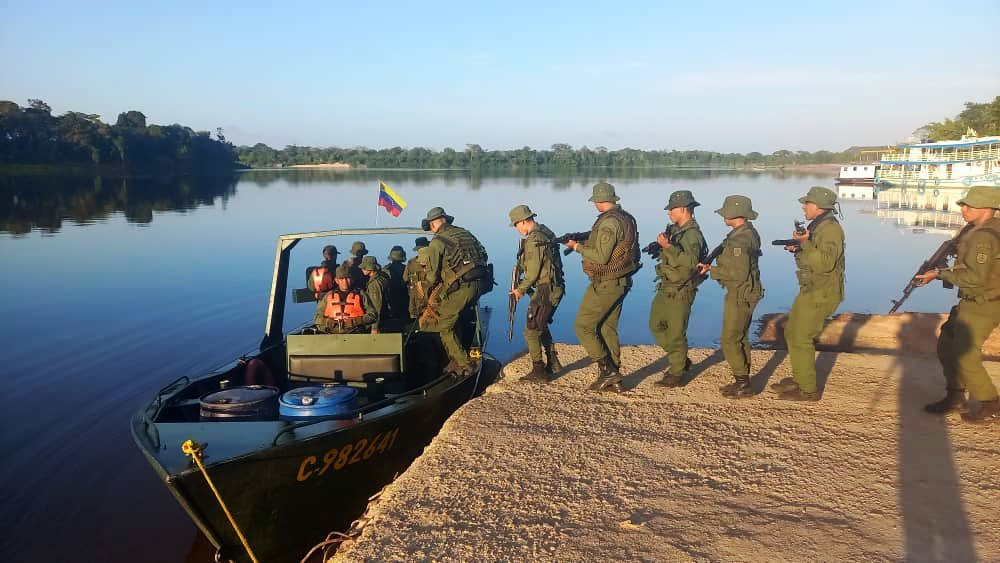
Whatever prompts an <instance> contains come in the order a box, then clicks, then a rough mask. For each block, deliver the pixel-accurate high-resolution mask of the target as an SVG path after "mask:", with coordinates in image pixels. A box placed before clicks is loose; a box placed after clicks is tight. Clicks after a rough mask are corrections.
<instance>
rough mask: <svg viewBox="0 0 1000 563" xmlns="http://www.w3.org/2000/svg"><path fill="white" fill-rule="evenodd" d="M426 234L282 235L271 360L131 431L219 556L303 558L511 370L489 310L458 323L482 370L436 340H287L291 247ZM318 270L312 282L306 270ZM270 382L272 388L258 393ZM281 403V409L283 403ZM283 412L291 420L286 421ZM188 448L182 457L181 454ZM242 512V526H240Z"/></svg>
mask: <svg viewBox="0 0 1000 563" xmlns="http://www.w3.org/2000/svg"><path fill="white" fill-rule="evenodd" d="M411 234H412V235H424V234H426V233H425V232H424V231H422V230H419V229H415V228H393V229H355V230H335V231H325V232H312V233H301V234H290V235H282V236H280V237H279V238H278V248H277V252H276V256H275V262H274V275H273V279H272V283H271V293H270V300H269V304H268V310H267V322H266V325H265V327H264V338H263V340H262V341H261V343H260V349H259V352H257V353H256V354H255V355H254V356H252V357H241V358H239V359H238V360H236V361H234V362H233V363H232V364H231V365H229V366H227V367H225V368H223V369H221V370H219V371H216V372H213V373H208V374H206V375H204V376H201V377H194V378H189V377H186V376H185V377H181V378H180V379H178V380H176V381H174V382H172V383H170V384H169V385H167V386H166V387H164V388H163V389H161V390H160V391H159V392H158V393H157V394H156V396H155V397H154V398H153V399H152V400H151V401H150V402H149V403H148V404H146V405H145V406H143V407H142V408H141V409H140V410H139V412H138V413H137V414H136V415H135V416H134V417H133V418H132V421H131V426H132V436H133V438H134V440H135V442H136V444H138V446H139V448H140V449H141V450H142V452H143V453H144V454H145V455H146V457H147V459H148V460H149V462H150V464H151V465H152V466H153V469H154V470H155V471H156V472H157V473H158V474H159V475H160V477H161V478H163V480H164V482H165V483H166V485H167V488H169V489H170V492H171V493H173V495H174V496H175V497H176V499H177V501H178V502H179V503H180V504H181V506H182V507H183V508H184V510H186V511H187V513H188V514H189V515H190V516H191V518H192V519H193V520H194V522H195V523H196V524H197V526H198V527H199V528H200V529H201V531H202V532H204V534H205V535H206V536H207V537H208V539H209V540H210V541H211V542H212V543H213V544H214V545H215V546H216V548H217V549H218V552H217V554H216V558H217V559H219V560H222V559H232V560H237V561H251V560H256V561H279V562H280V561H299V559H300V558H301V557H302V555H304V554H305V552H306V551H308V550H309V548H310V547H311V546H313V545H315V544H317V543H319V542H321V541H323V540H324V539H325V538H326V536H327V534H328V533H329V532H330V531H334V530H341V531H344V530H346V529H347V528H348V526H349V524H350V522H351V521H352V520H353V519H354V518H356V517H358V516H360V515H361V513H362V512H363V511H364V509H365V506H366V504H367V501H368V498H369V497H370V496H371V495H373V494H374V493H375V492H377V491H378V490H380V489H381V488H382V487H383V486H385V485H386V484H387V483H389V482H390V481H391V480H392V479H393V478H394V476H395V475H397V474H398V473H400V472H401V471H403V470H404V469H405V468H406V467H407V466H408V465H409V464H410V462H412V461H413V459H414V458H416V456H418V455H419V454H420V453H421V452H422V450H423V448H424V447H425V446H426V445H427V444H428V443H429V442H430V440H431V439H432V438H433V437H434V435H435V434H436V433H437V432H438V430H439V429H440V427H441V425H442V424H443V423H444V421H445V419H447V418H448V417H449V416H450V415H451V414H452V413H453V412H454V411H455V410H456V409H457V408H458V407H459V406H461V405H462V404H463V403H465V402H466V401H467V400H469V399H470V398H472V397H473V396H475V395H476V394H477V393H479V392H481V391H482V389H483V388H484V387H485V386H486V385H487V384H488V383H489V382H491V381H492V380H493V379H495V378H496V376H497V374H498V373H499V369H500V364H499V363H498V362H497V361H496V360H495V359H494V358H493V357H491V356H489V355H488V354H485V353H484V352H483V346H484V344H485V342H484V339H485V337H484V331H483V330H482V326H484V325H485V322H484V323H482V324H481V323H480V313H481V312H480V310H479V309H478V307H475V308H470V309H468V310H467V311H466V314H465V315H464V316H463V320H462V321H461V323H460V326H461V330H460V335H461V336H460V338H461V340H462V341H463V344H464V345H465V346H466V348H467V349H468V350H470V354H469V355H470V357H471V359H472V361H473V364H474V366H475V370H474V373H472V374H471V375H467V376H455V375H449V374H445V373H444V370H443V366H444V364H445V361H446V359H445V355H444V354H443V350H441V347H440V341H436V336H437V335H435V334H431V333H422V332H419V331H406V332H403V331H400V332H387V331H384V330H383V331H381V332H380V333H378V334H368V333H365V334H320V333H318V332H317V331H316V330H315V329H313V328H311V327H309V326H305V327H301V328H298V329H295V330H292V331H290V332H289V333H287V334H285V333H284V332H283V328H282V325H283V319H284V317H285V304H286V295H287V294H289V293H291V294H292V296H293V297H294V301H296V302H302V301H306V300H312V301H314V302H315V301H316V300H317V299H318V297H316V296H311V295H310V294H311V293H312V292H311V291H309V290H292V291H289V285H288V270H289V260H290V255H291V251H292V249H293V248H294V247H295V246H296V245H297V244H298V243H299V242H300V241H302V240H303V239H308V238H317V237H334V236H358V237H370V236H372V235H411ZM307 275H308V274H307ZM261 381H265V382H267V383H269V385H252V383H260V382H261ZM279 395H280V397H281V398H280V407H279V406H278V405H279V399H278V396H279ZM279 412H280V417H279ZM182 448H183V451H182ZM229 515H231V518H229Z"/></svg>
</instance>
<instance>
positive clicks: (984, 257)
mask: <svg viewBox="0 0 1000 563" xmlns="http://www.w3.org/2000/svg"><path fill="white" fill-rule="evenodd" d="M989 259H990V257H989V255H988V254H986V253H985V252H980V253H978V254H976V264H985V263H986V262H988V261H989Z"/></svg>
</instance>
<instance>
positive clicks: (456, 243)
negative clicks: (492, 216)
mask: <svg viewBox="0 0 1000 563" xmlns="http://www.w3.org/2000/svg"><path fill="white" fill-rule="evenodd" d="M454 220H455V218H454V217H452V216H451V215H448V214H447V213H445V212H444V209H443V208H441V207H433V208H431V210H430V211H428V212H427V218H426V219H424V220H423V221H422V222H421V226H422V227H423V229H424V230H425V231H431V232H433V233H434V238H433V239H432V240H431V242H430V244H429V245H428V246H427V285H428V287H430V288H431V290H430V294H429V295H428V299H427V307H426V309H424V313H423V314H422V315H421V316H420V329H421V330H423V331H424V332H437V333H439V334H440V335H441V344H442V345H443V346H444V349H445V352H447V354H448V360H449V362H448V365H447V366H445V369H444V371H445V373H452V374H456V375H470V374H471V373H472V369H473V368H472V364H471V362H469V353H468V351H466V350H465V348H463V347H462V343H461V342H460V341H459V340H458V334H457V333H456V332H455V325H456V324H457V323H458V317H459V315H460V314H461V313H462V311H463V310H464V309H465V308H466V307H468V306H470V305H472V306H475V304H476V302H477V301H478V300H479V296H481V295H482V294H484V293H486V292H487V291H490V290H492V289H493V279H492V276H491V275H490V271H489V269H488V268H487V265H486V263H487V261H488V259H489V257H488V256H487V254H486V249H485V248H483V245H482V244H481V243H480V242H479V239H477V238H476V237H475V236H473V234H472V233H470V232H469V231H467V230H466V229H463V228H462V227H458V226H456V225H453V224H452V222H453V221H454Z"/></svg>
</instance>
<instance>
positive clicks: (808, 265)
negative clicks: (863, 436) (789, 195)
mask: <svg viewBox="0 0 1000 563" xmlns="http://www.w3.org/2000/svg"><path fill="white" fill-rule="evenodd" d="M799 203H801V204H802V212H803V215H804V216H805V218H806V219H808V220H810V221H811V222H810V223H809V226H808V228H807V229H806V232H805V233H799V232H794V233H792V238H794V239H795V240H796V241H798V242H799V244H797V245H794V246H786V247H785V250H788V251H789V252H792V253H794V254H795V264H796V266H797V267H798V271H797V272H796V275H797V276H798V279H799V294H798V296H797V297H796V298H795V301H794V302H793V303H792V310H791V311H789V312H788V323H787V324H786V325H785V344H786V346H787V348H788V356H789V358H790V359H791V362H792V375H793V377H792V378H785V379H783V380H781V381H780V382H778V383H775V384H774V385H772V386H771V388H772V389H774V390H775V391H778V393H779V394H778V398H779V399H784V400H790V401H818V400H819V399H820V397H819V392H818V391H817V389H816V345H815V343H814V339H815V338H816V336H818V335H819V333H820V331H822V330H823V323H824V322H825V321H826V319H827V317H829V316H830V315H832V314H833V313H834V311H836V310H837V307H838V306H839V305H840V302H841V301H843V300H844V229H843V227H841V226H840V223H839V222H838V221H837V218H836V217H835V216H834V207H835V206H836V204H837V194H836V193H834V192H833V191H832V190H830V189H828V188H823V187H820V186H814V187H812V188H809V192H808V193H807V194H806V195H805V196H803V197H800V198H799Z"/></svg>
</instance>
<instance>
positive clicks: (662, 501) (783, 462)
mask: <svg viewBox="0 0 1000 563" xmlns="http://www.w3.org/2000/svg"><path fill="white" fill-rule="evenodd" d="M559 351H560V357H561V358H562V359H563V361H564V363H566V364H568V368H569V369H568V372H567V373H565V375H563V376H562V377H560V378H559V379H558V380H557V381H555V382H554V383H551V384H548V385H539V384H531V383H521V382H519V381H517V376H518V375H520V374H522V373H524V372H526V371H527V369H528V368H529V365H528V361H527V359H526V358H524V357H522V358H520V359H518V360H515V361H513V362H512V363H511V364H509V365H508V366H507V367H506V368H505V372H506V378H505V379H504V380H503V381H501V382H499V383H498V384H496V385H494V386H492V387H491V388H490V389H489V390H488V391H487V393H486V394H485V395H484V396H482V397H480V398H478V399H476V400H474V401H471V402H470V403H468V404H467V405H466V406H464V407H463V408H462V409H461V410H459V411H458V412H457V413H456V414H455V415H454V416H453V417H452V418H451V419H450V420H449V421H448V422H447V423H446V424H445V426H444V428H443V429H442V431H441V433H440V434H439V435H438V437H437V438H436V439H435V440H434V442H433V443H432V444H431V445H430V446H429V447H428V448H427V450H426V451H425V453H424V455H423V456H421V457H420V458H418V459H417V460H416V461H415V462H414V464H413V465H412V466H411V468H410V469H409V470H408V471H407V472H406V473H404V474H403V475H402V476H400V477H399V479H397V481H396V482H395V483H393V484H392V485H390V487H389V488H388V489H387V490H386V492H385V494H384V495H383V497H382V500H381V503H380V504H379V506H378V507H377V508H376V509H375V510H374V514H375V516H374V518H373V519H372V521H371V523H370V524H369V525H368V527H367V528H366V529H365V531H364V533H363V534H362V536H361V538H360V540H359V541H358V542H357V543H355V544H354V545H352V546H351V547H350V548H349V549H347V550H344V551H343V552H342V553H341V554H340V555H339V556H338V559H339V560H344V561H355V560H390V561H412V560H473V559H475V560H515V561H516V560H560V561H582V560H588V561H600V560H620V559H628V560H661V561H662V560H692V559H696V560H729V561H746V560H787V561H806V560H899V559H912V560H938V561H944V560H948V561H964V560H972V559H980V560H1000V510H998V509H997V506H998V505H1000V496H998V491H1000V463H998V460H1000V457H998V453H1000V442H998V440H997V437H998V435H1000V428H998V427H997V426H987V427H985V428H982V427H973V426H969V425H966V424H963V423H961V422H960V421H959V420H957V418H955V417H951V418H945V419H940V418H935V417H931V416H928V415H925V414H924V413H923V412H922V411H921V405H922V404H924V403H925V402H928V401H930V400H933V399H936V398H938V397H939V396H940V395H941V394H942V391H943V390H942V388H943V385H944V384H943V380H942V379H941V378H940V372H939V368H938V366H937V364H936V362H935V361H933V360H928V359H918V358H900V357H893V356H881V355H863V354H846V353H841V354H836V353H821V354H820V356H819V360H818V364H819V367H820V374H821V378H824V379H826V389H825V392H824V395H823V400H822V401H821V402H819V403H808V404H806V403H789V402H785V401H778V400H776V399H775V398H774V397H775V396H774V394H773V393H772V392H770V391H764V392H762V393H761V394H760V395H759V396H758V397H755V398H753V399H746V400H740V401H731V400H727V399H724V398H722V397H720V396H719V393H718V387H719V386H720V385H723V384H725V383H727V382H728V381H729V374H728V369H727V368H726V365H725V363H724V362H723V361H722V357H721V354H720V353H718V352H714V351H712V350H693V351H692V352H691V358H692V360H694V361H695V364H696V367H695V369H696V371H698V372H699V373H698V375H697V377H696V378H695V379H694V380H693V381H692V382H691V383H690V384H689V385H688V386H686V387H684V388H681V389H672V390H671V389H663V388H660V387H657V386H654V385H653V382H654V381H655V380H656V379H658V378H659V375H660V372H661V371H662V370H663V368H664V364H665V359H664V357H663V354H662V352H661V351H660V350H659V349H658V348H654V347H647V346H642V347H628V348H626V349H625V350H624V351H623V361H624V366H623V371H624V372H626V373H628V374H629V375H628V377H627V379H626V384H627V385H626V386H627V387H629V388H630V390H629V391H627V392H626V393H625V394H623V395H614V394H598V393H594V392H588V391H586V390H585V387H586V385H587V384H589V383H590V382H591V381H592V380H593V378H594V373H595V372H594V368H592V367H589V366H588V365H587V362H586V360H585V359H584V354H583V351H582V349H581V348H580V347H579V346H562V345H560V346H559ZM754 366H755V369H756V370H757V371H760V372H761V373H760V374H759V375H758V376H757V377H755V378H754V385H755V387H756V388H758V389H763V388H764V387H765V385H766V383H767V382H768V380H769V381H770V382H775V381H777V380H778V379H780V378H782V377H786V376H788V375H790V372H789V369H790V368H789V365H788V362H787V359H786V358H785V352H783V351H763V350H762V351H754ZM988 368H989V369H990V371H991V374H992V375H993V377H994V380H996V381H1000V364H988Z"/></svg>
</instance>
